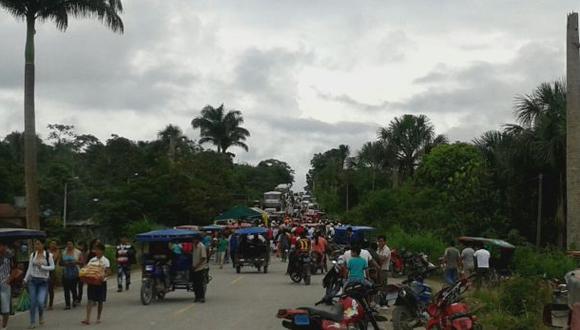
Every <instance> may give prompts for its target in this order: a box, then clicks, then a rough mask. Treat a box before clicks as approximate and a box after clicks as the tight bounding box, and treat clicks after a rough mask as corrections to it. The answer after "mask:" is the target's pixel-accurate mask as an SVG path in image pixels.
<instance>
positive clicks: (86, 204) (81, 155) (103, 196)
mask: <svg viewBox="0 0 580 330" xmlns="http://www.w3.org/2000/svg"><path fill="white" fill-rule="evenodd" d="M49 128H50V130H51V131H50V134H49V136H48V139H47V140H45V141H43V140H41V139H40V138H39V139H38V141H37V143H38V147H39V150H38V151H39V157H38V163H39V178H40V181H39V183H40V191H41V211H42V212H41V213H42V215H43V219H42V223H41V224H42V227H43V228H44V229H47V230H49V232H50V233H54V234H57V235H59V236H62V237H61V239H62V238H64V237H65V236H68V235H69V234H72V233H71V232H70V231H71V230H65V231H63V230H62V225H63V221H62V216H63V194H64V186H65V184H66V185H67V187H68V208H67V209H68V215H67V223H69V224H70V223H71V222H75V221H81V220H89V219H91V221H93V222H95V223H96V224H98V225H101V226H102V228H103V229H104V230H105V231H107V232H108V233H110V236H109V235H108V236H109V237H111V238H116V237H118V236H119V235H121V234H127V235H129V234H130V235H133V234H134V233H135V232H137V231H147V230H150V229H152V228H155V227H157V226H158V225H160V226H174V225H181V224H196V225H204V224H208V223H210V221H211V220H212V219H213V218H214V217H215V216H216V215H218V214H219V213H221V212H223V211H224V210H226V209H228V208H230V207H232V206H234V205H238V204H241V205H248V204H249V205H252V204H253V201H255V200H258V199H260V198H261V197H262V194H263V193H264V192H265V191H268V190H272V189H274V187H275V186H276V185H278V184H280V183H291V182H293V181H294V171H293V170H292V168H290V166H289V165H288V164H287V163H285V162H283V161H279V160H276V159H267V160H264V161H262V162H260V163H259V164H258V165H257V166H253V165H249V164H236V163H234V161H233V158H232V155H231V154H224V153H218V152H215V151H211V150H206V149H204V148H203V147H202V146H200V145H199V144H198V143H197V142H195V141H192V140H190V139H189V138H187V137H186V136H184V135H183V134H182V131H181V129H179V128H178V127H176V126H173V125H169V126H167V127H166V128H165V129H163V130H161V131H160V132H159V134H158V139H156V140H153V141H132V140H129V139H127V138H124V137H121V136H118V135H112V136H111V137H110V138H109V139H108V140H106V141H100V140H99V139H97V138H96V137H94V136H92V135H87V134H80V133H77V132H76V131H75V129H74V127H73V126H68V125H60V124H58V125H50V126H49ZM23 140H24V139H23V134H21V133H19V132H14V133H11V134H9V135H8V136H6V138H4V139H3V140H1V141H0V160H1V161H0V183H2V189H1V190H0V203H12V202H13V198H14V197H15V196H22V195H23V194H24V191H23V184H22V183H23V182H24V177H23V176H24V171H23V163H22V158H23V153H22V150H23ZM221 150H223V149H221Z"/></svg>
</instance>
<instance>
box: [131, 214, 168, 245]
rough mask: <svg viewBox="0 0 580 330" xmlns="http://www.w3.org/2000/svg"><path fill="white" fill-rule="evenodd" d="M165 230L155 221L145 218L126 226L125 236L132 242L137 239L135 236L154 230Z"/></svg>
mask: <svg viewBox="0 0 580 330" xmlns="http://www.w3.org/2000/svg"><path fill="white" fill-rule="evenodd" d="M161 228H163V227H162V226H161V225H159V224H157V223H155V222H154V221H152V220H150V219H148V218H143V219H141V220H138V221H133V222H131V223H129V224H128V225H127V226H125V230H124V233H125V236H127V238H129V239H130V240H133V239H135V236H137V234H140V233H146V232H148V231H152V230H156V229H161Z"/></svg>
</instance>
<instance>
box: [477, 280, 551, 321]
mask: <svg viewBox="0 0 580 330" xmlns="http://www.w3.org/2000/svg"><path fill="white" fill-rule="evenodd" d="M467 300H468V303H469V304H470V305H472V306H473V308H474V309H479V312H477V315H478V317H479V318H480V322H481V324H482V325H483V328H484V329H498V330H499V329H502V330H528V329H530V330H534V329H544V327H543V324H542V309H543V306H544V304H545V303H547V302H548V301H549V300H550V289H549V288H548V286H547V285H546V284H545V283H544V282H543V281H542V280H540V279H537V278H524V277H514V278H512V279H510V280H509V281H507V282H505V283H503V284H502V285H501V286H500V287H499V288H492V289H481V290H477V291H475V292H473V293H472V294H471V295H470V296H469V297H468V298H467Z"/></svg>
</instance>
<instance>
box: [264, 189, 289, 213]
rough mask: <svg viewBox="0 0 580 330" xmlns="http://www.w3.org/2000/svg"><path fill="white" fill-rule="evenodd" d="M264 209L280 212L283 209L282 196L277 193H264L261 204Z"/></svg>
mask: <svg viewBox="0 0 580 330" xmlns="http://www.w3.org/2000/svg"><path fill="white" fill-rule="evenodd" d="M262 206H263V208H264V209H269V208H272V209H276V211H282V210H283V209H284V202H283V194H282V193H281V192H279V191H268V192H266V193H264V202H263V204H262Z"/></svg>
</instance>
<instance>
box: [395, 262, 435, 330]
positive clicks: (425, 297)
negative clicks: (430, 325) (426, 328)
mask: <svg viewBox="0 0 580 330" xmlns="http://www.w3.org/2000/svg"><path fill="white" fill-rule="evenodd" d="M435 268H436V267H435V266H433V269H435ZM427 274H428V272H425V273H424V274H422V275H421V276H416V277H410V278H408V279H407V280H405V281H403V282H402V283H401V284H390V285H388V286H387V290H386V291H387V296H390V295H391V294H392V293H393V292H396V295H397V298H396V300H395V307H394V309H393V329H394V330H410V329H413V328H414V327H417V326H420V325H425V324H427V321H428V320H429V314H428V313H427V307H428V306H429V303H430V302H431V297H432V293H433V290H432V289H431V287H430V286H429V285H428V284H426V283H424V280H423V278H424V276H425V275H427Z"/></svg>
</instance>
